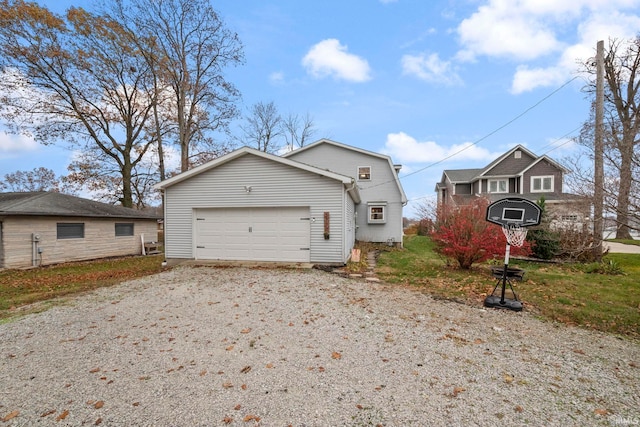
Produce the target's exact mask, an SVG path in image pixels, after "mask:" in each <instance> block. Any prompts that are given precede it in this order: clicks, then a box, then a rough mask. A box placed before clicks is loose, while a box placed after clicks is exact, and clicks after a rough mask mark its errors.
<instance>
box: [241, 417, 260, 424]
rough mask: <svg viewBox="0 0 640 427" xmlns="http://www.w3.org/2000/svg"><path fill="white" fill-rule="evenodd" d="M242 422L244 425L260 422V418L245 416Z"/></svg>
mask: <svg viewBox="0 0 640 427" xmlns="http://www.w3.org/2000/svg"><path fill="white" fill-rule="evenodd" d="M243 421H244V422H245V423H248V422H249V421H255V422H257V423H258V422H260V417H256V416H255V415H247V416H246V417H244V419H243Z"/></svg>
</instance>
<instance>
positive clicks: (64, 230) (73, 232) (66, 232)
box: [57, 222, 84, 240]
mask: <svg viewBox="0 0 640 427" xmlns="http://www.w3.org/2000/svg"><path fill="white" fill-rule="evenodd" d="M57 238H58V239H59V240H61V239H84V223H83V222H59V223H58V224H57Z"/></svg>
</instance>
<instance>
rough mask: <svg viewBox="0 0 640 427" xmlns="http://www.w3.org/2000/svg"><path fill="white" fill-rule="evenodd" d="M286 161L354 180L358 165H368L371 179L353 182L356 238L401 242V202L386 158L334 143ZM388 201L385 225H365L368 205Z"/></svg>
mask: <svg viewBox="0 0 640 427" xmlns="http://www.w3.org/2000/svg"><path fill="white" fill-rule="evenodd" d="M287 158H289V159H292V160H295V161H298V162H302V163H306V164H309V165H313V166H316V167H319V168H321V169H328V170H330V171H333V172H337V173H339V174H342V175H347V176H350V177H356V178H357V173H358V167H359V166H371V180H369V181H356V183H357V185H358V189H359V190H360V197H361V199H362V201H361V203H360V204H358V205H357V206H356V212H357V231H356V238H357V239H358V240H361V241H368V242H386V241H387V240H389V239H393V241H394V242H399V243H401V242H402V207H403V206H402V199H401V194H400V192H399V190H398V185H397V184H396V182H395V180H397V179H398V177H397V174H396V172H395V170H394V169H393V168H392V167H390V166H389V162H388V160H387V159H386V158H381V157H377V156H372V155H368V154H366V153H361V152H358V151H354V150H350V149H347V148H343V147H339V146H336V145H333V144H329V143H326V144H318V145H315V146H313V147H310V148H308V149H305V150H301V151H299V152H296V151H294V152H293V153H291V154H290V155H288V156H287ZM373 201H375V202H387V207H386V214H387V220H386V223H384V224H368V222H367V218H368V206H367V202H373Z"/></svg>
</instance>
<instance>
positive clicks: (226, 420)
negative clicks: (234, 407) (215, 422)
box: [222, 417, 233, 424]
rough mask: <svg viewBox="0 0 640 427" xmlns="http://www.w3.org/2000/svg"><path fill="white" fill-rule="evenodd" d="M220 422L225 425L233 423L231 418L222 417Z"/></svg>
mask: <svg viewBox="0 0 640 427" xmlns="http://www.w3.org/2000/svg"><path fill="white" fill-rule="evenodd" d="M222 422H223V423H225V424H231V423H232V422H233V418H231V417H224V418H223V419H222Z"/></svg>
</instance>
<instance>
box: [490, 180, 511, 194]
mask: <svg viewBox="0 0 640 427" xmlns="http://www.w3.org/2000/svg"><path fill="white" fill-rule="evenodd" d="M508 189H509V185H508V182H507V180H506V179H491V180H489V193H507V192H508Z"/></svg>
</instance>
